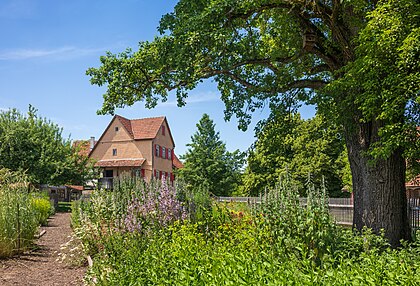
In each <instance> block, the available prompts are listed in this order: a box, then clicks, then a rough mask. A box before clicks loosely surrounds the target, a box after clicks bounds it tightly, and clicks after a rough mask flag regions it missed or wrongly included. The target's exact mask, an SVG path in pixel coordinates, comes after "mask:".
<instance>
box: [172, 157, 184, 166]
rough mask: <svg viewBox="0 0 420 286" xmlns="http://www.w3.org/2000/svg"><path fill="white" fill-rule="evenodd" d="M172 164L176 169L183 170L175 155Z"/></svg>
mask: <svg viewBox="0 0 420 286" xmlns="http://www.w3.org/2000/svg"><path fill="white" fill-rule="evenodd" d="M172 164H173V165H174V167H175V168H177V169H182V168H184V164H182V162H181V161H180V160H179V159H178V157H177V156H176V155H175V154H174V160H173V161H172Z"/></svg>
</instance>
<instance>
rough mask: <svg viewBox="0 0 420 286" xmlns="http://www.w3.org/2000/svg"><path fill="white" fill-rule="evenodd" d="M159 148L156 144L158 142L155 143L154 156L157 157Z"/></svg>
mask: <svg viewBox="0 0 420 286" xmlns="http://www.w3.org/2000/svg"><path fill="white" fill-rule="evenodd" d="M159 149H160V148H159V145H158V144H156V145H155V156H156V157H159Z"/></svg>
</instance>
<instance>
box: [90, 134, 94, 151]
mask: <svg viewBox="0 0 420 286" xmlns="http://www.w3.org/2000/svg"><path fill="white" fill-rule="evenodd" d="M89 142H90V150H91V151H92V149H93V147H95V137H93V136H92V137H90V140H89Z"/></svg>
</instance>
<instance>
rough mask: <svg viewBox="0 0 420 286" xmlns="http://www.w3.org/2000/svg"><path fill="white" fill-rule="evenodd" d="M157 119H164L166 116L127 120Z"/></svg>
mask: <svg viewBox="0 0 420 286" xmlns="http://www.w3.org/2000/svg"><path fill="white" fill-rule="evenodd" d="M158 118H166V116H165V115H162V116H153V117H143V118H134V119H128V120H130V121H134V120H143V119H158Z"/></svg>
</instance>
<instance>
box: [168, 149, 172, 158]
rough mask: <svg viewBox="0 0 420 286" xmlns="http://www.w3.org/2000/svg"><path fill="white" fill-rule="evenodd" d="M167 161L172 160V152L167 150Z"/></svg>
mask: <svg viewBox="0 0 420 286" xmlns="http://www.w3.org/2000/svg"><path fill="white" fill-rule="evenodd" d="M168 160H172V150H171V149H169V148H168Z"/></svg>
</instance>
